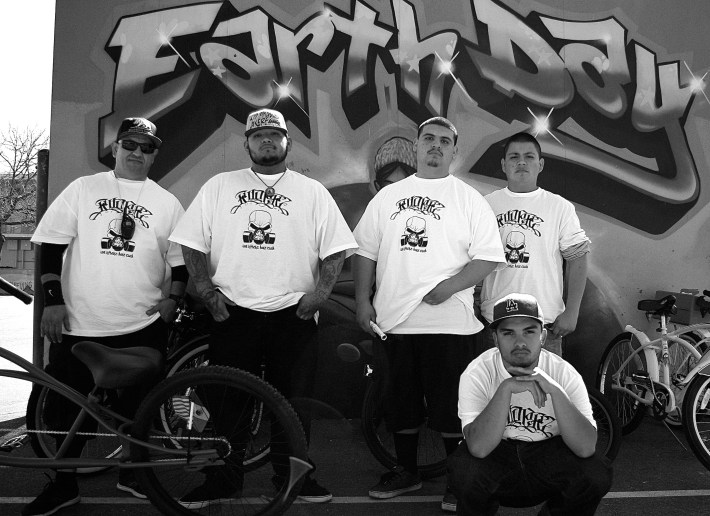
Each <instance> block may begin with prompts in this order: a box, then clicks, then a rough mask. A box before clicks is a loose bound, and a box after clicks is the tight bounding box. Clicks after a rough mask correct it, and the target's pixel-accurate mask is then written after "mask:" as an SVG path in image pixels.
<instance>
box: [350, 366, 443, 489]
mask: <svg viewBox="0 0 710 516" xmlns="http://www.w3.org/2000/svg"><path fill="white" fill-rule="evenodd" d="M380 385H381V384H380V382H379V381H378V379H377V377H374V378H371V379H370V381H369V382H368V385H367V389H366V390H365V397H364V399H363V402H362V413H361V418H362V419H361V423H360V424H361V425H362V433H363V435H364V436H365V442H366V443H367V447H368V448H369V449H370V452H371V453H372V455H373V456H374V457H375V458H376V459H377V460H378V461H379V462H380V464H382V465H383V466H385V467H386V468H388V469H392V468H394V467H395V466H396V465H397V455H396V454H395V451H394V439H393V437H392V434H391V433H390V432H388V431H387V428H385V422H384V417H383V406H382V399H383V396H382V392H381V387H380ZM417 464H418V466H419V474H420V475H421V476H422V478H435V477H439V476H442V475H444V474H446V450H445V449H444V442H443V441H442V439H441V434H440V433H439V432H437V431H435V430H431V429H430V428H429V427H428V426H427V424H426V422H425V423H424V425H422V426H421V427H420V429H419V448H418V457H417Z"/></svg>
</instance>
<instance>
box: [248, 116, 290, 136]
mask: <svg viewBox="0 0 710 516" xmlns="http://www.w3.org/2000/svg"><path fill="white" fill-rule="evenodd" d="M266 127H269V128H273V129H278V130H279V131H281V132H282V133H284V134H285V135H287V136H288V128H287V127H286V119H285V118H284V116H283V115H282V114H281V113H279V112H278V111H276V110H275V109H259V110H258V111H252V112H251V113H249V116H248V117H247V125H246V129H245V130H244V136H247V137H248V136H249V135H250V134H251V133H253V132H255V131H258V130H259V129H264V128H266Z"/></svg>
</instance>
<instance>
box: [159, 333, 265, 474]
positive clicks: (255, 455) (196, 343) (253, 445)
mask: <svg viewBox="0 0 710 516" xmlns="http://www.w3.org/2000/svg"><path fill="white" fill-rule="evenodd" d="M209 347H210V344H209V335H202V336H200V337H197V338H195V339H193V340H192V341H190V342H189V343H187V344H185V346H184V347H183V348H181V349H180V350H179V352H178V354H177V355H176V356H174V357H171V358H170V359H169V361H168V365H167V374H166V376H168V377H169V376H174V375H175V374H177V373H179V372H182V371H187V370H188V369H194V368H196V367H205V366H208V365H209V357H208V356H207V352H208V350H209ZM262 379H263V378H262ZM263 412H264V411H263V405H262V404H261V403H254V405H253V409H252V416H251V422H252V423H251V433H252V436H253V439H252V440H250V441H249V444H250V446H249V448H248V449H247V453H246V455H245V457H244V466H245V467H247V468H258V467H261V466H262V465H263V464H264V463H265V462H266V461H268V460H269V442H268V441H263V440H261V439H259V435H260V433H259V430H260V428H261V425H262V421H263ZM169 419H170V418H169V417H167V416H165V415H164V414H163V415H161V421H163V422H166V421H169ZM175 446H179V443H177V442H176V443H175Z"/></svg>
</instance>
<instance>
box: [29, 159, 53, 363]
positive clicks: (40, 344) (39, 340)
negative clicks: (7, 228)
mask: <svg viewBox="0 0 710 516" xmlns="http://www.w3.org/2000/svg"><path fill="white" fill-rule="evenodd" d="M48 184H49V149H40V150H39V151H38V152H37V204H36V216H35V217H36V218H35V220H36V222H37V223H38V224H39V221H40V220H41V219H42V216H43V215H44V212H45V211H47V195H48ZM41 259H42V246H41V245H35V270H34V291H35V300H34V307H33V309H34V312H33V323H32V335H33V339H32V363H33V364H34V365H36V366H37V367H39V368H42V367H44V338H43V337H41V336H40V328H39V323H40V320H41V318H42V309H43V308H44V291H43V290H42V275H41V274H40V270H39V264H40V260H41Z"/></svg>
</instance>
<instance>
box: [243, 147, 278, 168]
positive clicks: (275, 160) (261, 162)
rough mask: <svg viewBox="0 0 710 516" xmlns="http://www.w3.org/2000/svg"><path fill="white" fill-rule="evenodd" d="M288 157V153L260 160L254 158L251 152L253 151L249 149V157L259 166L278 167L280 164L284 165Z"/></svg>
mask: <svg viewBox="0 0 710 516" xmlns="http://www.w3.org/2000/svg"><path fill="white" fill-rule="evenodd" d="M286 155H287V153H285V152H284V153H283V154H282V155H280V156H278V155H274V156H269V157H261V158H258V157H256V156H254V154H253V153H252V152H251V149H249V157H250V158H251V160H252V161H253V162H254V163H255V164H257V165H262V166H272V165H278V164H279V163H283V162H284V161H285V160H286Z"/></svg>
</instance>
